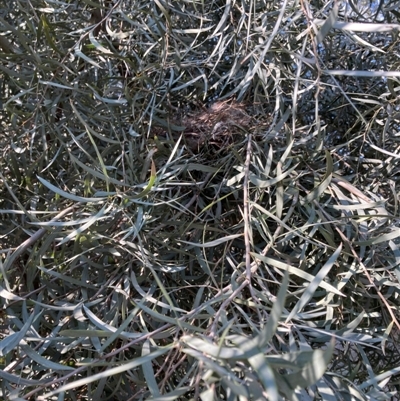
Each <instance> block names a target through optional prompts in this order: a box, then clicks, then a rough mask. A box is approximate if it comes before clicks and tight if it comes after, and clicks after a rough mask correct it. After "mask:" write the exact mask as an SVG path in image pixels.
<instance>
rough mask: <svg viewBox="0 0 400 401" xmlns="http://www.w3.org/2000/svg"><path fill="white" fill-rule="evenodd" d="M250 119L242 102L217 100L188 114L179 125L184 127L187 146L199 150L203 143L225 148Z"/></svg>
mask: <svg viewBox="0 0 400 401" xmlns="http://www.w3.org/2000/svg"><path fill="white" fill-rule="evenodd" d="M252 120H253V119H252V117H251V116H249V115H248V114H247V113H246V111H245V106H244V105H243V104H242V103H238V102H235V101H219V102H216V103H214V104H212V105H211V106H210V107H209V108H204V107H202V108H201V109H200V110H197V111H195V112H193V113H190V114H188V115H187V116H185V117H184V118H183V119H182V121H181V125H182V126H184V127H185V130H184V132H183V137H184V140H185V143H186V144H187V146H188V148H189V149H190V150H191V151H193V152H199V150H200V149H201V147H202V146H204V145H212V146H214V147H216V148H217V149H218V150H219V149H221V148H226V147H227V146H229V145H230V144H232V143H233V141H234V137H235V136H236V135H240V134H243V132H244V131H245V130H246V129H248V128H249V127H250V125H251V122H252Z"/></svg>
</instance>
